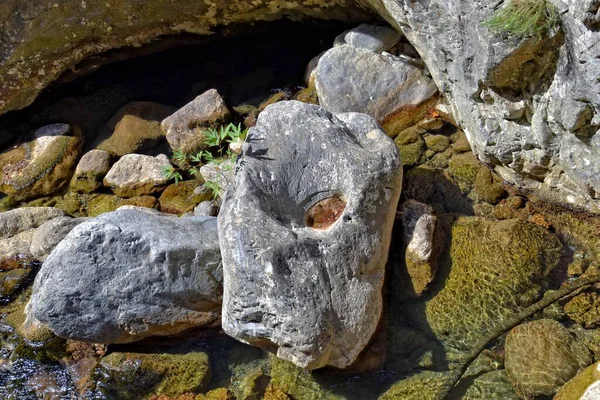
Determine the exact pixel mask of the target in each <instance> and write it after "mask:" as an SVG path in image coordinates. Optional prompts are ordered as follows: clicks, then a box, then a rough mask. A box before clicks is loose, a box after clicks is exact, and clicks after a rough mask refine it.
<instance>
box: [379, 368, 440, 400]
mask: <svg viewBox="0 0 600 400" xmlns="http://www.w3.org/2000/svg"><path fill="white" fill-rule="evenodd" d="M449 378H450V374H448V373H445V372H432V371H423V372H419V373H416V374H414V375H412V376H408V377H404V378H403V379H400V381H398V382H397V383H395V384H394V385H392V387H391V388H389V389H388V390H387V391H386V392H385V393H383V394H382V395H381V396H380V397H379V399H380V400H395V399H402V400H422V399H435V398H437V397H438V396H440V394H441V393H442V392H443V390H444V386H445V385H446V384H447V380H448V379H449Z"/></svg>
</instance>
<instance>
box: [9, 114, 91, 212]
mask: <svg viewBox="0 0 600 400" xmlns="http://www.w3.org/2000/svg"><path fill="white" fill-rule="evenodd" d="M82 145H83V140H82V138H81V134H80V132H79V130H78V129H77V128H73V127H71V126H69V125H67V124H53V125H47V126H44V127H42V128H40V129H38V130H37V131H36V132H35V133H34V134H33V136H32V137H31V140H30V141H28V142H24V143H22V144H21V145H19V146H17V147H16V148H12V149H10V150H8V151H5V152H4V153H2V154H0V168H2V181H1V182H0V191H1V192H3V193H5V194H7V195H9V196H11V197H12V198H14V199H15V200H19V201H21V200H28V199H31V198H34V197H41V196H47V195H49V194H52V193H54V192H56V191H58V190H60V189H61V188H62V187H63V186H64V185H65V184H67V183H68V182H69V180H70V179H71V176H72V175H73V170H74V169H75V165H76V163H77V159H78V158H79V154H80V152H81V148H82Z"/></svg>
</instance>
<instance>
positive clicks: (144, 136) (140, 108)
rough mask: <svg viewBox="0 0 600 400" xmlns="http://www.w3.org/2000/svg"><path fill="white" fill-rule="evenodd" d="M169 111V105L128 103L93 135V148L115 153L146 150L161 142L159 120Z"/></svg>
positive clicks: (162, 139) (148, 102)
mask: <svg viewBox="0 0 600 400" xmlns="http://www.w3.org/2000/svg"><path fill="white" fill-rule="evenodd" d="M173 112H175V109H174V108H173V107H168V106H165V105H163V104H158V103H153V102H150V101H134V102H131V103H128V104H127V105H125V106H124V107H123V108H121V109H120V110H119V111H117V113H116V114H115V115H114V116H113V117H112V118H111V119H110V121H108V124H107V126H106V128H105V129H104V132H103V133H102V134H101V135H100V137H98V138H97V139H96V143H97V145H96V146H95V148H96V149H98V150H104V151H106V152H108V153H110V154H112V155H115V156H119V157H121V156H124V155H125V154H131V153H139V154H148V153H149V152H151V151H152V150H153V149H154V148H156V147H157V146H158V145H160V144H161V143H164V141H165V134H164V133H163V131H162V129H161V127H160V123H161V121H162V120H163V119H165V118H166V117H168V116H169V115H171V114H173ZM148 155H150V154H148Z"/></svg>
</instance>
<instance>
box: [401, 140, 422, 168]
mask: <svg viewBox="0 0 600 400" xmlns="http://www.w3.org/2000/svg"><path fill="white" fill-rule="evenodd" d="M398 150H399V151H400V160H401V161H402V165H404V166H406V167H411V166H413V165H418V164H421V162H422V161H424V160H423V154H424V152H425V143H424V142H423V139H421V138H419V139H418V140H417V141H416V142H414V143H410V144H405V145H401V146H398Z"/></svg>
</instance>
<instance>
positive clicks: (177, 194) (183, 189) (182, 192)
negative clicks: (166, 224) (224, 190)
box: [158, 180, 212, 215]
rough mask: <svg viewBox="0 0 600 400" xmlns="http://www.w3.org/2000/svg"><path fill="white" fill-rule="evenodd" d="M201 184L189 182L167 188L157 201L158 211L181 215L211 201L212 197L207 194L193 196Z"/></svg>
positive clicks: (195, 181)
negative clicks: (204, 202)
mask: <svg viewBox="0 0 600 400" xmlns="http://www.w3.org/2000/svg"><path fill="white" fill-rule="evenodd" d="M201 184H202V182H200V181H197V180H190V181H185V182H179V183H174V184H172V185H170V186H168V187H167V188H166V189H165V191H164V192H163V193H162V195H161V196H160V198H159V199H158V201H159V202H160V210H161V211H162V212H166V213H171V214H178V215H181V214H185V213H187V212H190V211H193V210H194V208H195V207H196V206H197V205H198V204H200V203H202V202H203V201H207V200H211V199H212V195H211V194H210V193H208V192H206V193H205V192H202V193H199V194H194V190H195V189H196V188H197V187H198V186H200V185H201Z"/></svg>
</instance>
